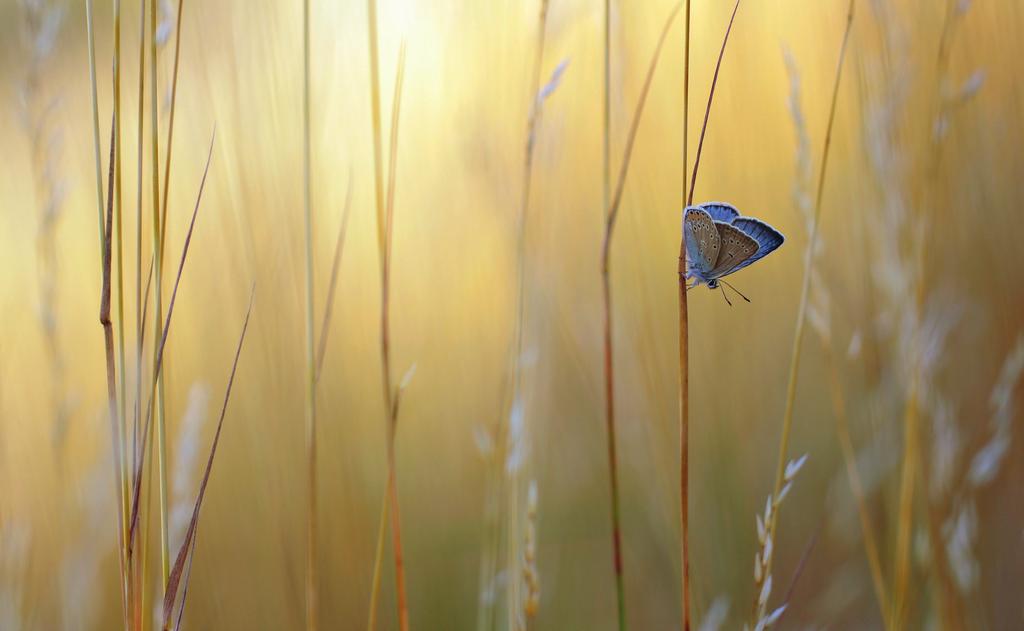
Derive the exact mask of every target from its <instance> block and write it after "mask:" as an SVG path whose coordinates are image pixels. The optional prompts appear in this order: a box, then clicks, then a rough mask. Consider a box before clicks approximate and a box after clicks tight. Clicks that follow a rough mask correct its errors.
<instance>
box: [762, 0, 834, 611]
mask: <svg viewBox="0 0 1024 631" xmlns="http://www.w3.org/2000/svg"><path fill="white" fill-rule="evenodd" d="M853 9H854V1H853V0H851V1H850V4H849V9H848V10H847V14H846V27H845V29H844V31H843V37H842V41H841V43H840V45H839V59H838V61H837V62H836V73H835V79H834V81H833V84H832V99H831V102H830V105H829V114H828V123H827V125H826V128H825V140H824V147H823V148H822V153H821V168H820V170H819V172H818V182H817V187H816V191H815V200H814V213H813V215H809V216H807V219H808V223H809V236H808V241H807V251H806V254H805V255H804V277H803V284H802V288H801V291H800V306H799V307H798V308H797V316H796V327H795V328H796V331H795V333H794V334H793V351H792V354H791V355H790V362H789V379H788V384H787V386H786V404H785V410H784V412H783V416H782V435H781V437H780V439H779V457H778V466H777V468H776V473H775V485H774V488H773V491H772V497H773V498H775V501H776V502H778V501H780V500H781V498H782V496H783V495H784V492H785V489H787V488H789V487H788V484H787V479H788V478H789V475H788V474H789V467H788V466H787V465H786V458H787V457H788V456H787V454H788V451H789V437H790V432H791V430H792V427H793V409H794V406H795V403H796V386H797V377H798V376H799V370H800V350H801V347H802V345H803V335H804V324H805V322H806V321H807V318H808V313H809V311H811V305H812V291H811V287H812V281H813V279H814V275H815V271H816V267H815V265H814V264H815V262H816V258H817V254H818V247H819V246H818V245H817V242H818V232H819V230H820V225H821V210H822V199H823V196H824V192H825V176H826V174H827V172H828V158H829V149H830V148H831V146H832V128H833V125H834V124H835V118H836V106H837V104H838V100H839V86H840V85H841V83H842V77H843V65H844V64H843V62H844V61H845V60H846V50H847V46H848V44H849V41H850V31H851V29H852V26H853ZM796 103H797V101H794V106H793V108H794V109H793V112H794V114H796V113H797V112H798V111H799V110H798V108H797V105H796ZM796 120H797V127H798V129H800V127H801V125H800V121H801V118H796ZM798 206H801V204H798ZM818 289H819V291H818V292H816V293H817V295H818V299H817V301H815V304H816V305H817V309H816V310H815V311H813V312H812V313H816V317H812V326H814V327H815V329H816V330H817V331H818V334H819V336H820V338H821V339H822V340H823V341H825V340H827V339H828V337H829V325H828V321H827V319H826V315H825V314H827V308H828V297H827V294H825V293H824V283H823V282H820V280H819V283H818ZM813 320H816V321H817V324H816V325H815V324H814V322H813ZM783 485H786V486H783ZM777 508H778V507H777V506H776V510H773V511H771V515H770V516H771V519H770V520H768V521H767V528H768V536H769V539H768V540H769V541H772V540H774V539H775V534H776V529H777V527H778V519H779V517H778V510H777ZM764 563H765V568H764V574H765V576H771V569H772V568H771V564H772V557H771V556H770V555H768V556H767V557H766V558H765V559H764ZM762 600H763V599H761V598H759V599H758V602H757V603H755V606H754V610H755V612H756V614H755V616H754V619H755V626H756V625H757V623H758V622H760V621H763V620H764V618H765V606H764V603H763V602H762ZM769 617H770V616H769Z"/></svg>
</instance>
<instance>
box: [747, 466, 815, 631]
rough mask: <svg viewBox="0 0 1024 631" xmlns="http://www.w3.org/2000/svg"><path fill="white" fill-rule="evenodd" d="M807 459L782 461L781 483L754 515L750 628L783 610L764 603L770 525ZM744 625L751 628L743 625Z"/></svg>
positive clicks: (758, 629) (758, 630)
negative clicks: (752, 600) (769, 606)
mask: <svg viewBox="0 0 1024 631" xmlns="http://www.w3.org/2000/svg"><path fill="white" fill-rule="evenodd" d="M806 462H807V455H806V454H804V455H803V456H800V457H799V458H797V459H796V460H790V461H789V462H788V463H786V466H785V469H784V470H783V486H782V487H781V488H780V489H779V490H778V491H775V492H773V493H772V495H770V496H768V499H767V500H766V501H765V505H764V513H759V514H758V515H756V516H755V525H756V526H757V543H758V546H759V547H758V550H757V554H756V555H755V556H754V593H755V594H757V597H756V600H755V602H754V620H753V629H754V631H764V630H765V629H767V628H769V627H771V626H772V625H773V624H775V623H776V622H777V621H778V619H779V618H780V617H781V616H782V613H783V612H784V611H785V610H786V606H787V603H782V605H780V606H779V607H777V608H775V609H773V610H771V611H769V610H768V602H769V599H770V598H771V595H772V559H773V558H774V556H775V555H774V553H775V541H776V539H775V531H774V530H772V524H774V523H776V521H777V519H778V512H779V507H780V506H781V505H782V502H783V500H785V499H786V496H787V495H789V492H790V490H791V489H792V488H793V480H794V479H795V478H796V475H797V473H799V472H800V469H802V468H803V466H804V464H805V463H806ZM744 628H747V629H749V628H751V627H750V626H749V625H746V626H745V627H744Z"/></svg>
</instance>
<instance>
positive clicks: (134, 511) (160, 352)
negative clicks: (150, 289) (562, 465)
mask: <svg viewBox="0 0 1024 631" xmlns="http://www.w3.org/2000/svg"><path fill="white" fill-rule="evenodd" d="M215 139H216V131H215V132H214V134H213V137H212V138H211V139H210V149H209V151H208V153H207V155H206V166H205V167H204V168H203V178H202V180H201V181H200V182H199V192H198V193H197V195H196V203H195V207H194V208H193V210H192V219H191V220H190V222H189V226H188V231H187V232H186V233H185V243H184V245H182V249H181V259H180V260H179V262H178V272H177V274H176V276H175V278H174V288H173V289H172V290H171V299H170V302H169V303H168V306H167V319H166V321H165V322H164V323H163V326H162V327H161V334H160V341H159V344H157V346H156V351H155V353H154V375H153V380H152V385H151V386H150V391H149V404H148V405H147V406H146V420H145V422H144V423H143V427H142V442H141V451H144V450H145V449H146V444H147V442H148V440H149V429H150V426H151V425H152V420H153V418H152V417H153V410H154V407H155V406H154V405H153V401H154V399H155V397H156V396H157V393H158V390H157V387H156V383H157V378H158V377H159V375H160V373H161V371H162V369H163V361H164V349H165V348H166V346H167V337H168V335H169V334H170V332H171V321H172V317H173V316H174V305H175V304H176V302H177V298H178V287H179V286H180V284H181V276H182V273H183V272H184V270H185V261H186V260H187V259H188V250H189V246H190V245H191V243H192V233H193V232H194V230H195V227H196V219H197V218H198V216H199V206H200V203H201V202H202V199H203V190H204V189H205V188H206V177H207V175H209V172H210V161H211V159H212V157H213V143H214V140H215ZM155 341H156V340H155V338H154V342H155ZM143 465H144V463H143V462H141V461H140V463H139V466H138V467H136V469H135V471H134V473H133V475H134V481H133V486H132V503H131V517H130V519H131V521H130V524H129V528H128V537H129V539H128V554H129V556H131V555H132V553H133V551H134V550H135V546H134V542H135V537H136V534H137V532H138V521H139V497H140V494H141V490H142V471H143V468H144V466H143ZM168 576H170V573H168Z"/></svg>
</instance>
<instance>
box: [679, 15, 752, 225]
mask: <svg viewBox="0 0 1024 631" xmlns="http://www.w3.org/2000/svg"><path fill="white" fill-rule="evenodd" d="M739 8H740V0H736V4H734V5H733V7H732V16H730V17H729V26H728V27H726V29H725V37H723V38H722V48H721V50H719V51H718V61H717V62H716V63H715V74H714V76H712V77H711V91H710V92H709V93H708V105H707V107H706V108H705V109H704V124H703V125H701V128H700V139H699V140H698V141H697V155H696V156H695V157H694V159H693V173H692V174H691V175H690V194H689V196H687V198H686V205H687V206H689V205H691V204H693V191H694V189H695V188H696V187H697V170H698V169H699V168H700V155H701V152H702V151H703V150H704V136H705V134H707V131H708V119H709V118H710V117H711V103H712V102H713V101H714V100H715V86H717V85H718V71H719V70H721V69H722V58H723V57H725V45H726V44H728V43H729V34H730V33H731V32H732V24H733V22H735V21H736V11H738V10H739Z"/></svg>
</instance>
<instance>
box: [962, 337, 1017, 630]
mask: <svg viewBox="0 0 1024 631" xmlns="http://www.w3.org/2000/svg"><path fill="white" fill-rule="evenodd" d="M1022 374H1024V335H1020V336H1018V338H1017V341H1016V343H1015V344H1014V346H1013V348H1012V349H1011V350H1010V352H1009V354H1008V355H1007V356H1006V359H1005V360H1004V362H1003V366H1002V369H1001V370H1000V372H999V378H998V379H997V380H996V383H995V386H994V387H993V389H992V392H991V394H990V395H989V408H990V410H991V414H992V416H991V417H990V419H989V428H990V432H991V436H990V437H989V439H988V440H987V441H985V442H984V443H983V444H982V445H981V446H980V447H979V448H978V449H977V450H976V451H975V453H974V455H973V456H972V457H971V458H970V464H969V465H968V466H967V468H966V471H965V475H964V481H963V483H962V484H961V485H960V488H959V490H958V491H957V493H956V494H955V496H954V498H953V501H952V510H951V511H950V513H949V514H948V515H947V516H946V518H945V520H944V521H943V524H942V536H943V540H942V543H943V545H944V546H945V550H946V555H947V558H948V560H949V569H950V571H951V573H952V576H953V579H954V580H955V582H956V586H957V588H958V589H959V591H960V593H961V594H963V595H964V596H965V597H967V596H969V595H971V594H972V592H974V591H975V590H977V588H978V584H979V582H980V577H981V564H980V563H979V561H978V559H977V557H976V555H975V546H976V545H977V539H978V534H979V524H978V522H979V518H978V510H977V500H976V497H975V496H976V494H977V493H978V491H980V490H981V489H982V488H984V487H986V486H988V485H990V484H991V483H992V482H993V481H994V480H995V478H996V476H997V474H998V473H999V472H1000V470H1001V469H1002V467H1003V463H1004V461H1005V457H1006V454H1007V453H1008V451H1009V448H1010V443H1011V441H1012V433H1011V432H1012V424H1013V418H1014V411H1015V410H1014V408H1015V396H1014V391H1015V390H1016V388H1017V386H1018V385H1019V384H1020V381H1021V376H1022ZM973 625H975V626H983V624H982V620H981V619H977V620H974V621H973Z"/></svg>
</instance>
